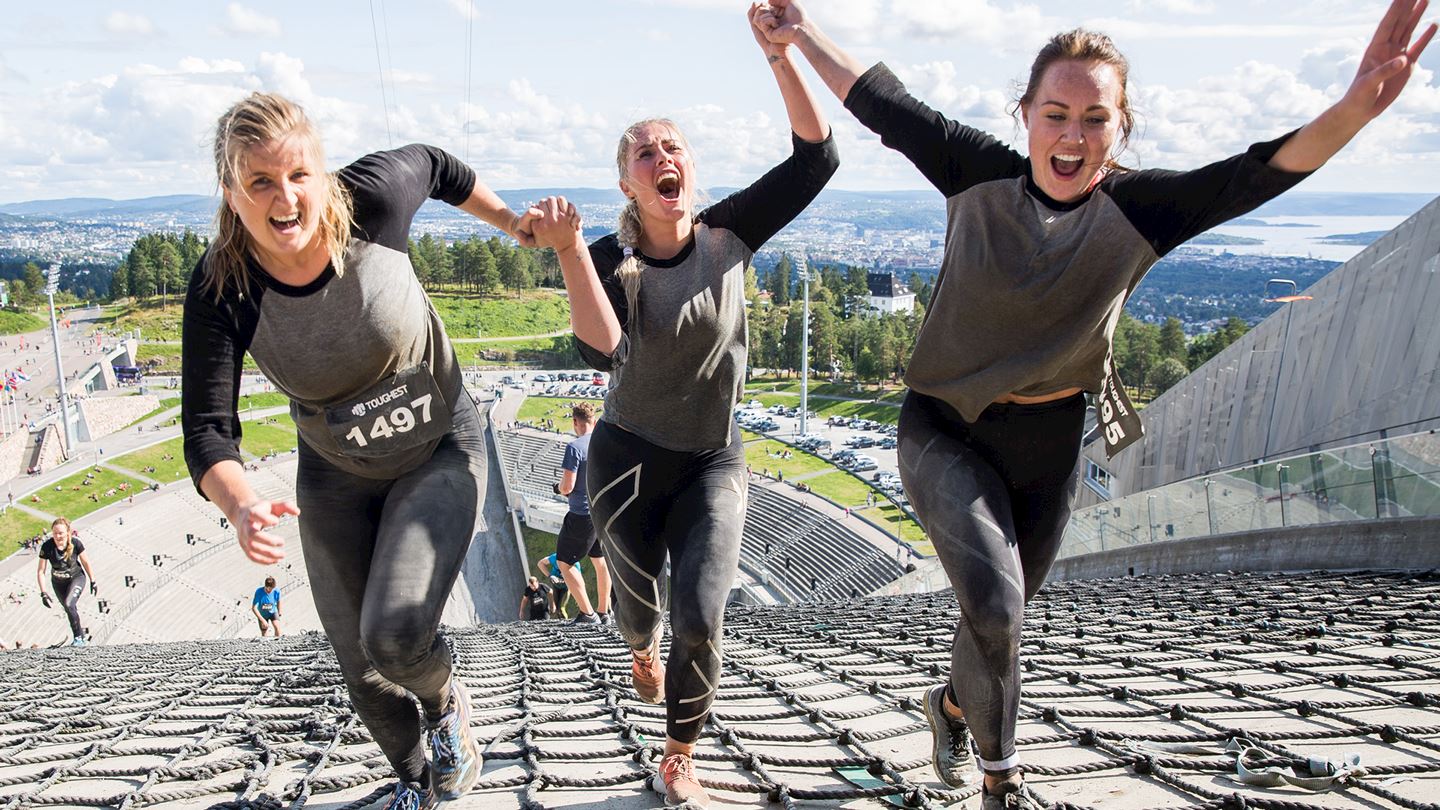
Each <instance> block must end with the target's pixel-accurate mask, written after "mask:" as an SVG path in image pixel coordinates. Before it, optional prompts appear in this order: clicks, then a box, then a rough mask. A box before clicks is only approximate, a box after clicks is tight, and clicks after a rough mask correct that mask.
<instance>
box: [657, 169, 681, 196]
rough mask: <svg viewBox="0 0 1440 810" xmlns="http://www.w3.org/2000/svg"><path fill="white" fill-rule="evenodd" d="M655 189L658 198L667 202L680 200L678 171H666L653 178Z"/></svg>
mask: <svg viewBox="0 0 1440 810" xmlns="http://www.w3.org/2000/svg"><path fill="white" fill-rule="evenodd" d="M655 191H657V192H659V194H660V199H662V200H664V201H665V202H668V203H673V202H679V201H680V174H679V172H673V171H667V172H664V173H663V174H661V175H660V176H659V177H658V178H656V180H655Z"/></svg>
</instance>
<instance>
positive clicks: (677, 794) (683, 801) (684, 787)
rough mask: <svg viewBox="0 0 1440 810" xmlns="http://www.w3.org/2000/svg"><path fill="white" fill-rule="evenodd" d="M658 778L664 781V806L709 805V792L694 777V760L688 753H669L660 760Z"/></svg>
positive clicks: (701, 806)
mask: <svg viewBox="0 0 1440 810" xmlns="http://www.w3.org/2000/svg"><path fill="white" fill-rule="evenodd" d="M660 778H661V779H663V780H664V781H665V806H666V807H675V806H677V805H679V806H684V807H694V808H705V807H709V806H710V794H708V793H706V792H705V788H703V787H701V786H700V780H699V779H696V778H695V761H694V760H693V759H691V758H690V755H689V754H671V755H670V756H668V757H665V758H664V759H662V760H660Z"/></svg>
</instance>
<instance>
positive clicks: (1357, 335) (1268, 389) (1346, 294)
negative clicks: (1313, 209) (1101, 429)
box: [1077, 200, 1440, 507]
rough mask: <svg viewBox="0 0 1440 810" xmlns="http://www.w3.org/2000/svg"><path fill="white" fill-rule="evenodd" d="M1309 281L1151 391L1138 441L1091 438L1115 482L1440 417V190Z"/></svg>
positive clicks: (1169, 475)
mask: <svg viewBox="0 0 1440 810" xmlns="http://www.w3.org/2000/svg"><path fill="white" fill-rule="evenodd" d="M1305 292H1306V294H1308V295H1311V296H1313V297H1314V298H1313V300H1308V301H1296V302H1294V303H1290V304H1284V305H1280V306H1279V308H1278V309H1277V310H1276V311H1275V313H1274V314H1272V315H1271V316H1270V317H1268V318H1266V319H1265V320H1264V321H1262V322H1261V323H1259V324H1258V325H1256V327H1255V328H1254V329H1252V330H1250V332H1249V333H1247V334H1246V335H1245V336H1244V337H1242V338H1241V339H1240V340H1238V341H1236V342H1235V343H1234V344H1232V345H1231V346H1229V347H1227V348H1226V349H1225V350H1224V351H1222V352H1220V354H1218V355H1216V356H1215V357H1214V358H1213V359H1211V360H1210V362H1208V363H1206V364H1205V365H1203V366H1201V367H1200V368H1198V369H1196V370H1195V372H1194V373H1193V374H1191V375H1190V376H1189V377H1186V378H1185V379H1184V380H1181V381H1180V382H1179V383H1178V384H1176V385H1175V386H1174V387H1173V388H1171V389H1170V390H1169V391H1166V392H1165V393H1164V394H1162V395H1161V396H1159V397H1157V398H1156V399H1155V401H1154V402H1152V403H1150V404H1149V405H1148V406H1147V407H1146V408H1145V409H1144V410H1143V411H1142V412H1141V418H1142V419H1143V420H1144V423H1145V434H1146V435H1145V438H1143V439H1142V440H1140V441H1139V442H1136V443H1135V445H1134V446H1132V447H1130V448H1128V449H1127V450H1125V451H1124V452H1123V453H1121V454H1120V455H1119V456H1117V457H1116V458H1115V459H1114V460H1107V459H1106V458H1105V452H1104V447H1103V442H1095V443H1093V444H1092V445H1091V446H1090V447H1089V448H1087V449H1086V451H1085V456H1086V457H1087V458H1089V459H1091V460H1092V461H1094V462H1096V463H1097V464H1099V465H1100V466H1101V467H1102V468H1104V469H1106V470H1109V471H1110V473H1111V476H1112V483H1111V485H1110V492H1111V494H1112V495H1114V496H1116V497H1119V496H1122V495H1128V494H1130V493H1133V492H1141V491H1143V490H1147V489H1153V488H1155V487H1158V486H1162V485H1164V484H1168V483H1170V482H1172V481H1178V480H1181V479H1184V478H1190V477H1193V476H1197V475H1204V474H1208V473H1210V472H1211V471H1214V470H1222V469H1228V468H1231V467H1236V466H1240V465H1242V464H1247V463H1250V462H1252V461H1256V460H1258V459H1261V458H1266V459H1276V458H1283V457H1286V456H1293V455H1299V454H1303V453H1308V452H1312V451H1314V450H1321V449H1328V448H1331V447H1337V446H1344V445H1350V444H1357V443H1360V442H1364V441H1369V440H1371V439H1377V438H1382V434H1386V433H1388V435H1404V434H1406V433H1416V432H1419V431H1422V430H1427V429H1430V428H1433V427H1440V318H1437V317H1435V313H1436V312H1440V200H1436V201H1434V202H1431V203H1430V204H1429V205H1427V206H1425V208H1423V209H1421V210H1420V211H1419V212H1417V213H1416V214H1415V215H1414V216H1412V217H1410V219H1408V220H1406V221H1405V222H1404V223H1402V224H1401V225H1399V226H1398V227H1396V228H1395V229H1394V230H1393V231H1391V232H1389V233H1388V234H1386V235H1385V236H1383V237H1381V238H1380V239H1379V240H1378V241H1376V242H1375V243H1374V244H1372V245H1370V246H1369V247H1368V248H1366V249H1365V250H1364V251H1362V252H1361V253H1360V254H1359V255H1357V256H1356V257H1355V258H1353V259H1351V260H1350V261H1348V262H1346V263H1345V264H1344V265H1342V266H1340V267H1339V268H1336V269H1335V270H1334V271H1333V272H1331V273H1330V274H1329V275H1327V276H1325V277H1324V278H1323V279H1321V280H1320V281H1318V282H1316V283H1315V284H1314V285H1313V286H1312V287H1311V288H1310V289H1308V290H1306V291H1305ZM1255 294H1256V295H1257V296H1259V295H1260V294H1261V290H1260V289H1258V288H1257V289H1256V291H1255ZM1098 500H1099V499H1098V498H1097V497H1096V496H1094V495H1093V493H1090V492H1089V490H1088V489H1083V490H1082V492H1081V497H1080V499H1079V501H1078V503H1077V506H1079V507H1085V506H1089V505H1091V504H1094V503H1096V502H1098Z"/></svg>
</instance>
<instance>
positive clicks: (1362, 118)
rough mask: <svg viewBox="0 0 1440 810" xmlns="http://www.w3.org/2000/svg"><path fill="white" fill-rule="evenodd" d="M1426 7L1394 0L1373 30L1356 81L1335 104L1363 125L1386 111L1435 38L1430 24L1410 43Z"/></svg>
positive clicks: (1423, 2)
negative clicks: (1431, 40)
mask: <svg viewBox="0 0 1440 810" xmlns="http://www.w3.org/2000/svg"><path fill="white" fill-rule="evenodd" d="M1428 5H1429V0H1418V2H1417V0H1393V2H1391V3H1390V8H1389V10H1388V11H1386V12H1385V16H1384V18H1382V19H1381V20H1380V26H1379V27H1378V28H1376V29H1375V36H1374V38H1373V39H1371V40H1370V46H1369V47H1368V48H1366V49H1365V54H1364V55H1363V56H1362V57H1361V58H1360V69H1359V70H1358V71H1356V74H1355V80H1354V81H1353V82H1351V84H1350V89H1349V90H1347V91H1346V92H1345V97H1344V98H1343V99H1341V100H1340V103H1339V104H1338V105H1336V106H1338V107H1340V108H1341V109H1343V110H1344V111H1345V112H1346V113H1347V115H1351V116H1355V119H1354V120H1356V121H1358V122H1359V123H1361V124H1362V125H1363V124H1364V123H1368V122H1369V121H1371V120H1374V119H1375V117H1376V116H1378V115H1380V113H1383V112H1385V109H1386V108H1387V107H1389V106H1390V104H1391V103H1392V102H1394V101H1395V99H1396V98H1397V97H1398V96H1399V95H1400V91H1401V90H1403V89H1405V83H1406V82H1408V81H1409V80H1410V74H1412V73H1414V72H1415V62H1416V60H1417V59H1419V58H1420V54H1421V52H1422V51H1424V50H1425V46H1426V45H1429V44H1430V38H1431V37H1433V36H1435V24H1434V23H1431V24H1430V25H1428V26H1426V27H1425V30H1424V31H1423V32H1421V34H1420V36H1419V38H1418V39H1416V40H1415V41H1414V43H1413V44H1412V43H1411V41H1410V38H1411V37H1412V36H1414V34H1415V29H1416V27H1417V26H1419V25H1420V18H1421V17H1423V16H1424V14H1425V8H1426V6H1428Z"/></svg>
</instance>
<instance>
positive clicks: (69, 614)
mask: <svg viewBox="0 0 1440 810" xmlns="http://www.w3.org/2000/svg"><path fill="white" fill-rule="evenodd" d="M89 581H90V580H89V579H87V578H86V576H85V572H84V571H76V572H75V576H73V577H71V578H70V579H62V578H60V577H53V576H52V577H50V588H51V589H52V590H54V591H55V598H57V599H59V600H60V604H62V605H64V606H65V618H67V619H69V620H70V635H72V636H74V637H76V638H79V637H80V636H83V635H85V628H83V627H81V626H80V597H81V595H82V594H84V593H85V587H86V585H87V584H89Z"/></svg>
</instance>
